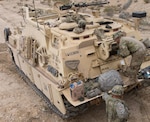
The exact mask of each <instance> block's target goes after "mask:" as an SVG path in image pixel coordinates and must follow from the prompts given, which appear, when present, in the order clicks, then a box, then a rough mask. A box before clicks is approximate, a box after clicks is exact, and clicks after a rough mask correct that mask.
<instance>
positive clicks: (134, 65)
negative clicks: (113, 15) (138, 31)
mask: <svg viewBox="0 0 150 122" xmlns="http://www.w3.org/2000/svg"><path fill="white" fill-rule="evenodd" d="M124 36H125V33H123V32H121V31H119V32H117V33H115V34H114V35H113V39H114V40H115V41H116V42H117V43H118V44H119V51H118V54H119V55H121V56H122V57H127V56H129V55H131V56H132V59H131V63H130V66H129V67H126V69H125V71H124V72H123V73H124V75H125V76H127V77H129V78H130V83H135V82H136V81H137V74H138V72H139V69H140V66H141V64H142V62H143V60H144V57H145V52H146V48H145V46H144V44H143V43H142V42H140V41H138V40H137V39H135V38H133V37H124Z"/></svg>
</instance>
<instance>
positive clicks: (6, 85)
mask: <svg viewBox="0 0 150 122" xmlns="http://www.w3.org/2000/svg"><path fill="white" fill-rule="evenodd" d="M35 1H36V4H38V5H39V2H38V1H37V0H35ZM111 1H115V2H116V0H111ZM122 1H123V0H122ZM122 1H121V0H120V2H122ZM141 1H142V0H140V2H139V3H140V4H138V3H134V5H133V6H131V7H130V8H129V10H130V11H132V10H134V8H135V4H137V6H139V7H138V8H145V7H144V6H145V5H144V4H143V3H142V2H141ZM19 2H20V0H13V1H11V0H5V1H2V0H0V43H4V39H3V29H4V28H5V27H11V28H12V27H16V26H19V25H20V21H22V22H23V18H22V17H21V16H20V15H19V14H18V9H19V8H21V6H19V5H20V3H19ZM26 2H28V0H26ZM115 2H114V3H115ZM114 3H113V4H114ZM17 5H18V6H17ZM141 5H143V7H142V6H141ZM146 6H147V5H146ZM145 10H146V11H148V10H150V5H149V9H148V6H147V7H146V8H145ZM141 32H142V36H143V37H150V30H141ZM0 84H1V85H0V122H99V121H101V122H106V114H105V104H104V103H102V104H101V105H99V106H96V107H92V108H91V109H90V110H89V111H87V112H85V113H84V114H83V115H80V116H78V117H76V118H74V119H70V120H63V119H61V118H60V117H59V116H57V115H56V114H55V113H53V112H52V111H51V110H49V109H48V108H47V105H46V104H45V103H44V102H43V101H42V100H41V98H40V97H39V96H37V95H36V94H35V93H34V92H33V91H32V89H31V88H29V86H28V85H27V84H26V83H25V82H24V81H23V80H22V79H21V77H20V76H19V75H18V73H17V72H16V69H15V66H14V65H13V64H12V62H11V61H10V57H9V55H8V52H7V48H6V47H5V45H4V44H1V45H0ZM125 100H126V102H127V104H128V105H129V108H130V112H131V115H130V119H129V122H150V115H149V113H150V102H149V101H150V87H147V88H145V89H142V90H140V91H136V90H135V91H134V92H131V93H129V94H128V95H126V96H125Z"/></svg>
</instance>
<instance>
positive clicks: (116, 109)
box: [102, 85, 129, 122]
mask: <svg viewBox="0 0 150 122" xmlns="http://www.w3.org/2000/svg"><path fill="white" fill-rule="evenodd" d="M123 94H124V90H123V87H122V86H121V85H116V86H114V87H113V88H112V93H111V95H108V94H107V93H103V95H102V98H103V100H105V103H106V113H107V120H108V122H127V120H128V118H129V110H128V107H127V105H126V103H125V102H124V101H123V100H122V98H123Z"/></svg>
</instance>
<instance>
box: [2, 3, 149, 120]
mask: <svg viewBox="0 0 150 122" xmlns="http://www.w3.org/2000/svg"><path fill="white" fill-rule="evenodd" d="M84 6H87V5H86V4H85V5H84ZM84 6H83V5H82V7H84ZM66 7H67V9H68V6H61V7H60V9H62V10H65V12H64V11H62V12H61V13H57V12H55V11H52V10H47V9H44V10H42V9H38V10H36V11H35V10H32V9H31V8H30V9H29V8H28V7H24V9H25V10H26V18H25V22H26V24H25V26H22V27H20V28H17V29H16V30H14V32H12V31H11V29H9V28H5V29H4V34H5V40H6V44H7V45H8V47H9V50H10V53H11V56H12V60H13V62H14V64H15V65H16V67H17V69H18V71H19V73H20V74H21V75H22V76H23V78H24V79H25V80H26V82H27V83H28V84H29V85H30V86H31V87H32V88H33V89H34V90H35V91H36V92H37V93H38V94H39V95H40V96H41V97H42V98H43V99H44V100H45V101H46V102H47V104H48V106H49V107H50V108H51V109H53V110H54V111H55V112H56V113H57V114H59V115H60V116H62V117H63V118H67V117H71V116H75V115H78V114H79V113H82V112H84V111H85V110H86V109H87V108H88V107H89V106H90V105H93V104H97V103H98V102H100V100H101V93H102V91H100V90H99V84H98V82H97V79H98V77H99V76H100V75H101V74H104V73H107V72H109V71H111V70H113V71H116V72H119V71H120V65H121V64H124V65H129V64H130V60H131V56H128V57H127V58H122V57H120V56H118V55H117V50H118V47H117V44H116V42H114V40H113V34H114V33H116V32H117V31H122V32H125V33H126V34H127V35H128V36H134V37H135V38H137V39H138V40H141V37H140V33H139V31H138V30H137V29H135V28H134V27H133V26H132V24H130V23H129V22H125V21H123V20H120V19H116V20H115V19H113V18H103V17H101V16H97V14H95V11H93V15H92V14H87V13H80V12H75V11H72V10H66ZM69 7H70V6H69ZM66 11H67V12H66ZM149 60H150V56H148V55H147V57H146V59H145V62H144V63H143V64H142V67H147V66H148V64H150V62H149ZM108 75H109V73H108ZM119 75H120V77H121V79H123V80H122V81H123V85H124V87H125V89H126V90H129V89H132V88H133V87H135V86H137V85H138V84H140V81H139V83H136V84H132V85H126V82H128V78H127V77H124V76H122V75H121V73H120V74H119ZM106 76H107V75H106ZM110 82H111V81H110ZM87 84H90V85H89V86H90V88H89V87H86V86H87ZM91 87H92V88H91ZM88 89H90V91H89V90H88ZM92 90H93V91H92ZM87 92H89V93H92V92H93V94H91V95H87ZM94 93H96V94H94Z"/></svg>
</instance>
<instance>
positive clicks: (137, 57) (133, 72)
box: [126, 49, 145, 79]
mask: <svg viewBox="0 0 150 122" xmlns="http://www.w3.org/2000/svg"><path fill="white" fill-rule="evenodd" d="M144 57H145V50H143V49H140V50H138V51H137V52H135V53H133V54H132V60H131V63H130V67H128V68H127V70H126V74H127V75H128V76H129V77H130V78H133V79H136V77H137V74H138V72H139V69H140V67H141V64H142V62H143V60H144Z"/></svg>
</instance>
